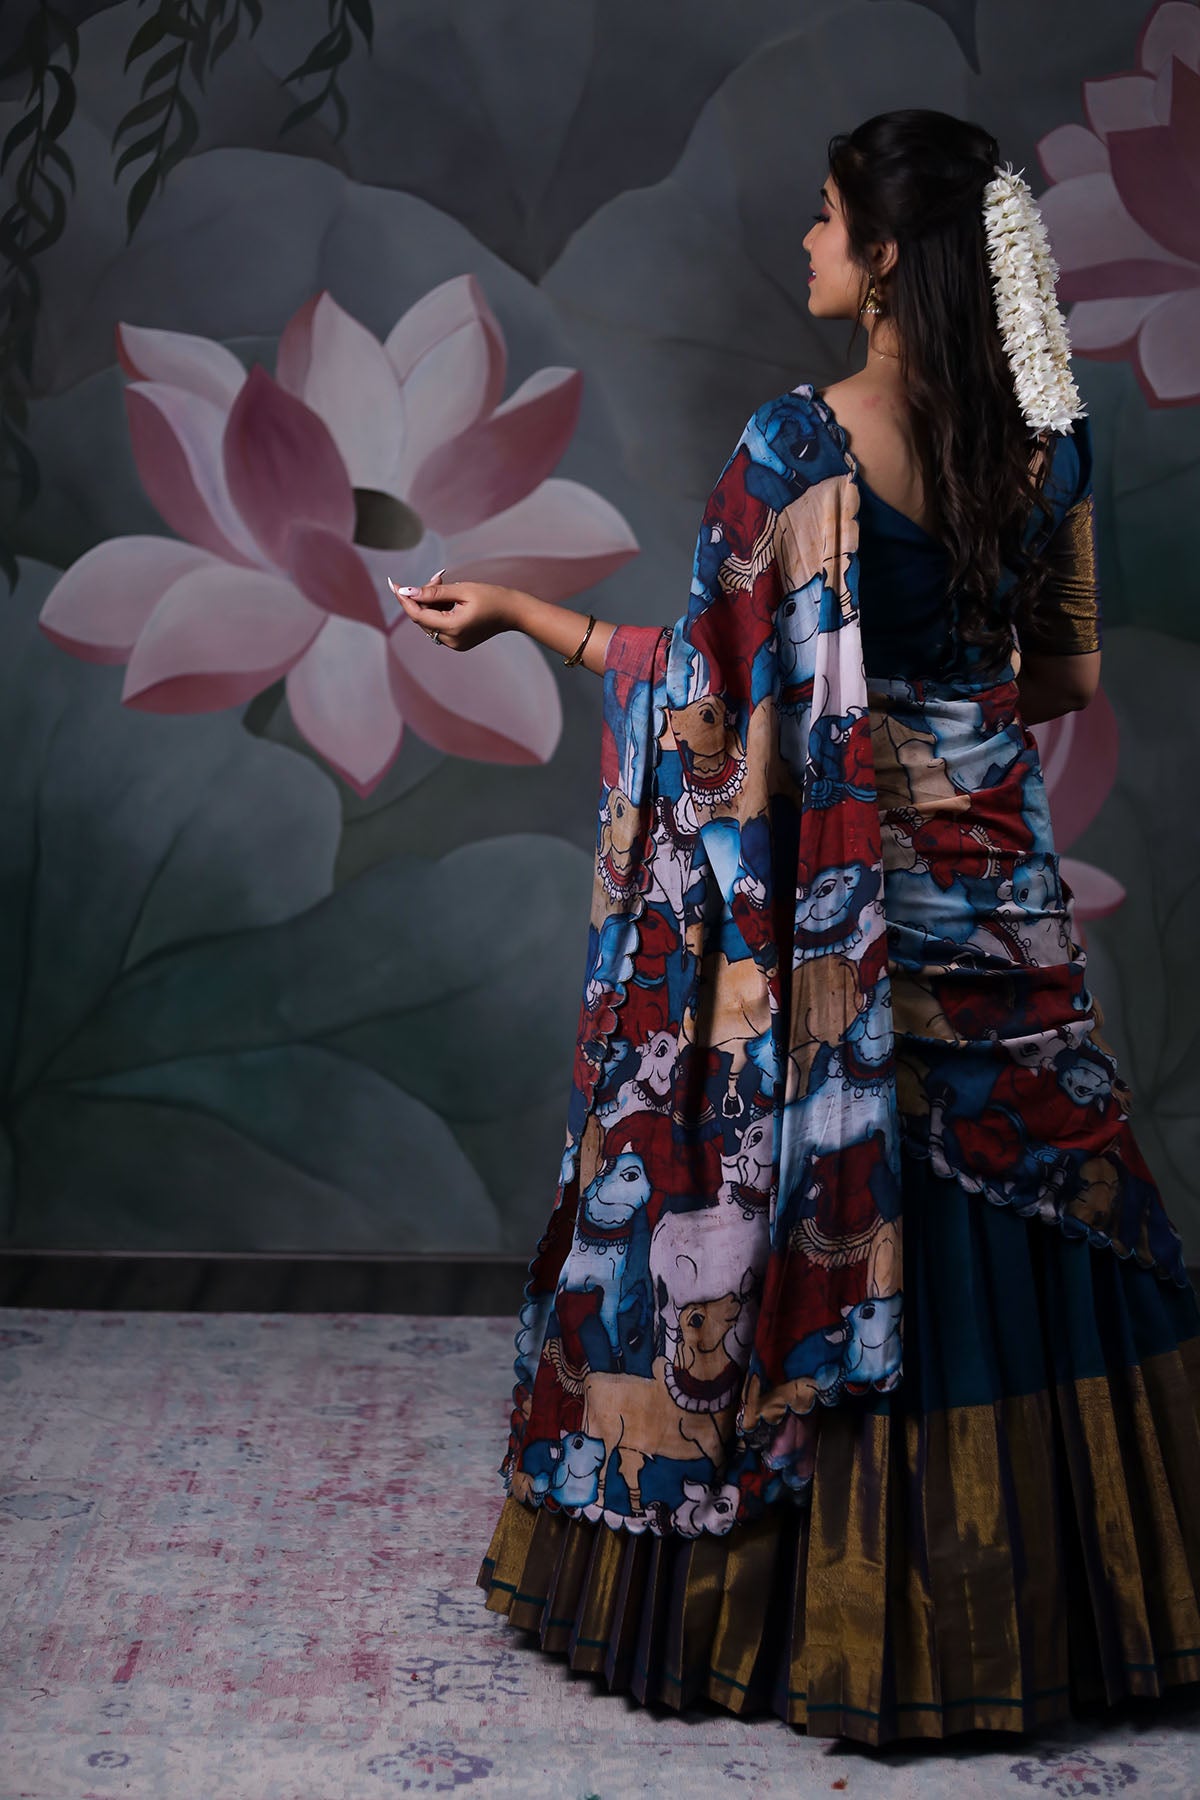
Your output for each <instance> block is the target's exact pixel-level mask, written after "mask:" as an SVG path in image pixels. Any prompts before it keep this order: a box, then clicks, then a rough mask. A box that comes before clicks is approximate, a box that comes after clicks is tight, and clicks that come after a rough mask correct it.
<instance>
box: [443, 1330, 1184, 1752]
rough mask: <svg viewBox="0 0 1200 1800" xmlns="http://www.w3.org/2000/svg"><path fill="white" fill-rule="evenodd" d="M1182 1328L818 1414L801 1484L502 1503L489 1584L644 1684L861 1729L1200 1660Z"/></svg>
mask: <svg viewBox="0 0 1200 1800" xmlns="http://www.w3.org/2000/svg"><path fill="white" fill-rule="evenodd" d="M1198 1396H1200V1338H1194V1339H1189V1340H1186V1341H1185V1342H1183V1343H1182V1344H1180V1346H1179V1347H1178V1349H1177V1350H1172V1351H1170V1352H1165V1353H1163V1354H1161V1355H1158V1356H1153V1357H1149V1358H1147V1359H1146V1360H1145V1361H1144V1362H1143V1363H1141V1364H1140V1365H1134V1366H1130V1367H1129V1368H1127V1369H1126V1370H1124V1371H1123V1372H1122V1374H1121V1375H1120V1376H1114V1377H1108V1376H1097V1377H1092V1378H1089V1379H1086V1380H1081V1381H1078V1382H1075V1383H1071V1384H1067V1385H1063V1386H1060V1387H1058V1388H1057V1389H1056V1390H1055V1392H1054V1394H1053V1395H1051V1394H1049V1393H1035V1394H1027V1395H1021V1396H1017V1397H1013V1398H1008V1399H1003V1400H998V1401H995V1402H992V1403H988V1404H985V1405H980V1406H971V1407H961V1408H955V1409H952V1410H948V1411H944V1412H934V1413H929V1414H926V1415H915V1416H904V1415H900V1414H898V1413H897V1414H896V1415H893V1416H890V1417H889V1415H887V1414H886V1413H882V1412H866V1411H856V1410H855V1409H854V1408H853V1407H851V1406H845V1407H840V1408H836V1409H832V1410H831V1411H830V1412H829V1413H827V1414H824V1415H823V1416H822V1417H821V1421H820V1434H819V1437H818V1442H817V1461H816V1468H815V1472H814V1477H813V1484H812V1499H811V1507H810V1508H803V1509H801V1508H795V1507H793V1506H791V1505H789V1504H787V1503H783V1504H780V1505H778V1506H775V1507H773V1508H771V1509H770V1510H769V1512H768V1513H767V1515H766V1516H765V1517H763V1518H761V1519H759V1520H757V1521H755V1522H752V1523H750V1524H747V1525H742V1526H735V1527H734V1529H733V1531H732V1532H731V1533H729V1534H728V1535H727V1536H725V1537H714V1536H712V1535H709V1534H705V1535H704V1536H702V1537H699V1538H696V1539H680V1538H676V1537H668V1538H657V1537H655V1536H654V1535H653V1534H652V1533H649V1532H647V1533H645V1534H643V1535H640V1536H635V1535H633V1534H630V1533H627V1532H624V1531H619V1530H611V1529H609V1528H608V1527H607V1526H605V1525H603V1524H593V1523H591V1522H589V1521H587V1520H582V1519H578V1520H577V1519H572V1518H569V1517H568V1516H567V1515H565V1514H563V1513H555V1512H550V1511H549V1510H547V1509H545V1508H542V1509H539V1510H533V1509H531V1508H529V1507H527V1506H525V1505H523V1504H522V1503H521V1502H519V1501H517V1500H514V1499H511V1498H510V1499H508V1500H506V1501H505V1503H504V1508H503V1511H502V1512H501V1515H500V1520H499V1523H498V1524H497V1526H496V1531H495V1535H494V1537H493V1539H492V1542H491V1545H490V1547H489V1549H488V1552H487V1555H486V1557H485V1558H484V1562H483V1565H482V1568H481V1569H480V1572H479V1576H478V1583H479V1585H480V1586H481V1587H482V1588H484V1589H485V1591H486V1593H487V1601H486V1604H487V1606H488V1607H489V1608H491V1609H492V1610H493V1611H495V1612H502V1613H506V1614H507V1615H508V1618H509V1620H510V1622H511V1623H512V1624H514V1625H516V1626H519V1627H524V1628H526V1629H529V1630H531V1631H535V1632H537V1634H538V1638H539V1641H540V1643H541V1646H542V1648H543V1649H545V1650H547V1651H551V1652H554V1653H557V1654H560V1655H564V1656H566V1657H567V1659H568V1662H569V1664H570V1666H571V1668H572V1669H574V1670H576V1671H578V1672H580V1673H591V1674H596V1675H601V1676H603V1677H604V1678H605V1679H606V1680H607V1682H608V1684H609V1686H610V1687H611V1688H613V1689H614V1690H617V1691H625V1692H630V1693H632V1694H633V1695H634V1696H635V1697H636V1698H637V1699H639V1700H640V1701H642V1702H643V1703H644V1702H647V1701H659V1702H663V1703H665V1704H667V1705H669V1706H675V1707H681V1706H685V1705H688V1704H690V1703H692V1702H693V1701H695V1700H697V1699H701V1698H705V1697H707V1698H708V1699H710V1700H713V1701H716V1702H717V1703H718V1704H720V1705H723V1706H725V1707H727V1708H729V1709H730V1710H731V1711H733V1712H743V1711H748V1710H751V1709H753V1710H760V1709H763V1708H766V1709H770V1710H773V1711H775V1712H777V1713H778V1714H779V1716H780V1717H783V1718H786V1719H787V1721H788V1722H789V1723H790V1724H792V1725H795V1726H799V1727H802V1728H804V1729H807V1730H810V1731H812V1732H813V1733H814V1734H816V1735H819V1736H823V1737H832V1736H845V1737H852V1738H857V1739H859V1740H860V1741H862V1742H865V1743H868V1744H879V1743H883V1742H887V1741H888V1740H890V1739H891V1738H894V1737H944V1736H948V1735H950V1734H951V1733H954V1732H960V1731H970V1730H996V1731H1022V1732H1027V1731H1030V1730H1032V1729H1035V1728H1038V1727H1041V1726H1044V1725H1047V1724H1050V1723H1053V1722H1055V1721H1057V1720H1061V1719H1064V1718H1068V1717H1069V1716H1070V1712H1071V1702H1072V1701H1077V1702H1079V1703H1087V1702H1105V1701H1107V1702H1113V1701H1116V1700H1119V1699H1121V1698H1124V1697H1126V1696H1132V1695H1143V1696H1155V1695H1158V1694H1160V1693H1162V1692H1163V1691H1164V1690H1165V1689H1167V1688H1169V1687H1174V1686H1177V1685H1179V1684H1181V1683H1184V1682H1190V1681H1200V1605H1198V1592H1200V1509H1197V1508H1196V1506H1195V1504H1194V1496H1195V1486H1196V1481H1197V1476H1198V1472H1200V1416H1198V1407H1197V1400H1198Z"/></svg>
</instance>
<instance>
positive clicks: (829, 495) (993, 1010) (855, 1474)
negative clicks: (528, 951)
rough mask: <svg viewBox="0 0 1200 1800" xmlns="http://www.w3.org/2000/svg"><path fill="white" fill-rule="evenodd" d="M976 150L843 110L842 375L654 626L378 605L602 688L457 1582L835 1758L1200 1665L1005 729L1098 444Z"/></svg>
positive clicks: (1029, 761) (1079, 673)
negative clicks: (515, 1328)
mask: <svg viewBox="0 0 1200 1800" xmlns="http://www.w3.org/2000/svg"><path fill="white" fill-rule="evenodd" d="M997 158H998V146H997V144H996V142H995V140H994V139H993V138H992V137H991V136H990V135H989V134H988V133H987V132H985V131H983V130H982V129H980V128H979V127H977V126H974V125H971V124H967V123H964V122H962V121H960V120H956V119H953V118H950V117H948V116H947V115H945V114H941V113H935V112H928V111H919V110H906V111H901V112H894V113H889V114H884V115H882V116H879V117H877V118H873V119H871V120H868V121H867V123H865V124H864V125H862V126H860V127H859V129H858V130H857V131H855V132H853V133H851V134H850V135H849V136H840V137H837V138H835V139H833V140H832V142H831V145H830V156H829V171H830V172H829V178H828V179H827V180H826V182H825V183H824V185H823V186H822V188H821V199H822V207H821V211H820V212H819V214H817V215H816V217H815V220H814V223H813V226H812V228H811V230H810V231H809V233H808V234H807V236H806V238H805V240H804V243H805V248H806V250H807V252H808V256H809V259H810V263H811V273H810V276H809V306H810V309H811V311H812V313H813V315H814V316H816V317H820V318H830V319H840V318H853V319H856V320H857V319H858V318H860V317H861V318H862V319H863V320H864V321H865V324H866V331H867V337H868V348H867V358H866V362H865V364H864V366H863V368H862V369H861V371H860V372H859V373H857V374H855V375H852V376H850V377H849V378H848V379H847V380H844V381H840V382H837V383H835V384H834V385H833V386H831V387H830V388H828V389H826V390H825V391H824V392H818V391H817V390H816V389H815V388H814V387H813V386H812V385H811V384H810V383H807V382H804V383H801V384H800V385H799V386H798V387H796V388H795V389H793V390H792V391H791V392H790V393H787V394H783V395H780V396H778V397H777V398H776V399H774V400H771V401H768V402H767V403H766V404H764V405H763V406H760V407H759V408H758V409H757V410H756V412H755V413H754V414H753V416H752V417H751V419H750V420H749V422H748V423H747V426H746V428H745V430H744V431H743V433H742V436H741V438H740V440H739V442H738V445H737V446H736V447H735V450H734V452H733V454H732V456H731V457H730V459H729V462H728V463H727V464H726V467H725V469H724V470H723V471H722V474H721V476H720V479H719V480H718V483H717V486H716V488H715V489H714V491H713V495H712V496H711V498H710V500H709V503H708V506H707V508H706V510H705V514H704V518H703V521H702V524H701V528H700V534H699V540H698V543H697V549H696V558H695V563H694V566H693V577H692V589H691V597H690V601H689V604H688V608H687V612H686V614H685V615H684V616H683V617H681V618H680V619H679V620H678V621H677V622H676V624H675V625H674V626H673V627H666V628H664V629H662V630H661V631H660V630H658V629H656V628H647V627H634V626H623V627H617V628H616V629H614V628H613V627H611V626H609V625H605V624H600V623H597V622H596V621H595V620H594V619H593V618H590V617H589V619H588V620H587V621H586V622H585V621H584V620H583V619H581V618H580V617H579V616H578V615H572V614H570V613H567V612H565V611H564V610H563V609H562V608H561V607H557V606H549V605H544V604H542V603H541V602H539V601H537V600H535V599H533V598H532V597H531V596H529V595H525V594H520V593H514V592H512V591H509V590H505V589H500V588H494V587H487V586H481V585H478V584H475V583H461V584H455V583H453V582H452V583H450V584H448V585H438V584H437V583H434V584H431V585H430V586H428V587H426V588H423V589H420V590H417V591H416V592H414V593H411V594H408V595H404V596H402V597H403V599H404V603H405V605H406V607H407V610H408V612H409V614H410V616H411V617H412V618H413V619H415V620H417V621H418V622H419V623H420V624H421V625H423V626H424V628H425V629H426V630H428V631H430V632H431V634H432V635H435V636H436V637H437V639H438V641H440V642H441V643H443V644H445V645H447V646H448V647H449V648H451V649H459V650H462V649H468V648H469V647H470V646H471V645H472V644H474V643H478V642H480V641H481V640H482V639H483V638H485V637H486V636H488V635H490V634H491V633H493V632H495V631H499V630H503V629H517V630H523V631H526V632H528V633H529V634H530V635H531V636H533V637H535V638H536V639H537V640H538V641H539V642H541V643H543V644H545V645H546V646H548V647H549V648H551V649H553V650H557V651H560V652H561V653H563V655H564V657H565V659H566V660H568V661H571V662H578V661H582V662H583V664H584V666H585V667H587V668H589V669H591V670H593V671H594V672H596V673H597V674H602V675H603V677H604V684H605V719H604V736H603V745H602V782H601V801H600V813H599V822H598V832H597V861H596V881H595V892H594V903H593V909H592V926H591V933H590V941H589V954H588V963H587V975H586V979H585V985H584V995H583V1003H582V1008H581V1016H580V1029H579V1040H578V1050H577V1055H576V1062H575V1079H574V1087H573V1093H572V1100H571V1107H570V1114H569V1120H568V1131H567V1145H566V1150H565V1153H564V1157H563V1164H562V1170H561V1176H560V1181H559V1187H558V1193H557V1195H556V1199H555V1205H554V1209H553V1212H552V1214H551V1218H550V1222H549V1225H548V1228H547V1231H546V1234H545V1236H544V1237H543V1239H542V1242H541V1244H540V1245H539V1248H538V1251H537V1255H536V1257H535V1259H534V1262H533V1264H532V1265H531V1270H530V1277H529V1282H528V1285H527V1288H526V1304H525V1307H524V1310H523V1312H522V1318H521V1328H520V1332H519V1335H518V1359H517V1365H516V1368H517V1377H518V1379H517V1385H516V1389H515V1391H514V1406H513V1417H512V1435H511V1439H510V1444H509V1450H508V1455H507V1457H506V1458H505V1462H504V1470H503V1472H504V1474H505V1476H506V1479H507V1485H508V1498H507V1499H506V1501H505V1504H504V1509H503V1512H502V1514H501V1518H500V1522H499V1524H498V1526H497V1528H496V1532H495V1536H494V1539H493V1542H492V1545H491V1547H490V1549H489V1551H488V1554H487V1556H486V1558H485V1559H484V1563H483V1567H482V1569H481V1571H480V1576H479V1580H480V1585H481V1586H483V1587H484V1588H485V1589H486V1590H487V1593H488V1600H487V1604H488V1605H489V1606H491V1607H493V1608H494V1609H496V1610H500V1611H504V1612H507V1614H508V1616H509V1618H510V1620H512V1621H513V1622H515V1623H517V1624H519V1625H523V1626H526V1627H529V1628H532V1629H535V1630H536V1631H537V1632H538V1633H539V1637H540V1641H541V1643H542V1645H543V1646H544V1647H545V1648H547V1649H550V1650H555V1651H558V1652H562V1653H565V1654H566V1656H567V1657H568V1658H569V1661H570V1664H571V1666H572V1667H573V1668H575V1669H577V1670H587V1671H593V1672H596V1673H600V1674H603V1675H604V1676H605V1677H606V1678H607V1680H608V1682H609V1684H610V1686H613V1687H616V1688H621V1689H626V1690H628V1691H630V1692H632V1693H633V1694H634V1695H635V1696H636V1697H637V1698H638V1699H639V1700H641V1701H653V1700H658V1701H664V1702H666V1703H668V1704H671V1705H673V1706H682V1705H685V1704H687V1703H689V1702H690V1701H692V1700H693V1699H695V1698H698V1697H703V1696H707V1697H708V1698H710V1699H712V1700H715V1701H717V1702H720V1703H722V1704H724V1705H725V1706H727V1707H729V1708H731V1709H732V1710H734V1711H742V1710H746V1709H749V1708H751V1707H755V1708H758V1707H763V1706H766V1707H770V1708H773V1709H774V1710H775V1711H776V1712H777V1713H778V1714H779V1715H780V1716H781V1717H782V1718H784V1719H787V1720H788V1721H789V1722H791V1723H792V1724H795V1725H797V1726H801V1727H803V1728H805V1729H807V1730H810V1731H813V1732H817V1733H820V1734H822V1735H839V1734H840V1735H845V1736H849V1737H854V1738H858V1739H860V1740H862V1741H863V1742H865V1743H868V1744H879V1743H883V1742H886V1741H888V1740H890V1739H892V1738H895V1737H899V1736H927V1737H937V1736H943V1735H948V1734H950V1733H954V1732H962V1731H970V1730H987V1729H1000V1730H1016V1731H1029V1730H1032V1729H1034V1728H1037V1727H1039V1726H1042V1725H1044V1724H1047V1723H1049V1722H1051V1721H1053V1720H1057V1719H1060V1718H1063V1717H1064V1716H1068V1715H1069V1712H1070V1708H1071V1704H1072V1702H1087V1701H1101V1702H1103V1701H1109V1702H1111V1701H1115V1700H1118V1699H1120V1698H1122V1697H1123V1696H1127V1695H1155V1694H1159V1693H1161V1692H1162V1691H1163V1690H1164V1689H1166V1688H1167V1687H1171V1686H1176V1685H1179V1684H1182V1683H1185V1682H1192V1681H1195V1680H1197V1679H1198V1678H1200V1610H1198V1604H1197V1581H1198V1578H1200V1507H1198V1506H1197V1504H1196V1502H1197V1499H1198V1498H1200V1491H1198V1490H1200V1432H1198V1425H1197V1411H1196V1391H1197V1389H1196V1370H1197V1368H1198V1366H1200V1357H1198V1351H1200V1306H1198V1304H1197V1299H1196V1295H1195V1293H1194V1291H1193V1290H1192V1288H1191V1287H1190V1285H1189V1284H1188V1281H1187V1277H1186V1274H1185V1272H1184V1267H1183V1260H1182V1250H1181V1245H1180V1241H1179V1235H1178V1233H1177V1232H1176V1231H1175V1229H1174V1227H1173V1225H1172V1224H1171V1221H1170V1220H1169V1219H1168V1218H1167V1216H1166V1214H1165V1212H1164V1210H1163V1205H1162V1200H1161V1197H1160V1196H1159V1193H1158V1190H1157V1188H1156V1187H1155V1184H1154V1181H1153V1178H1152V1176H1151V1173H1150V1171H1149V1170H1148V1168H1147V1167H1146V1164H1145V1162H1144V1161H1143V1159H1142V1157H1141V1155H1140V1153H1139V1151H1138V1147H1137V1144H1136V1142H1135V1139H1134V1136H1133V1133H1132V1130H1131V1127H1130V1123H1129V1106H1130V1095H1129V1090H1128V1088H1127V1087H1126V1086H1125V1085H1124V1083H1123V1082H1122V1080H1121V1077H1120V1073H1119V1071H1118V1069H1117V1067H1116V1064H1115V1062H1114V1059H1113V1056H1112V1053H1111V1051H1110V1050H1109V1048H1108V1046H1107V1045H1106V1043H1105V1041H1104V1039H1103V1037H1102V1036H1101V1033H1100V1025H1101V1015H1100V1010H1099V1007H1098V1006H1097V1005H1096V1003H1095V1001H1094V999H1093V997H1092V995H1091V994H1090V992H1089V991H1088V989H1087V986H1086V983H1085V963H1086V958H1085V955H1084V951H1083V949H1082V946H1081V945H1080V944H1079V942H1078V941H1077V940H1076V937H1075V930H1074V915H1073V907H1072V898H1071V894H1070V890H1069V888H1068V887H1067V886H1066V885H1065V884H1064V882H1063V881H1062V878H1061V873H1060V869H1059V865H1058V860H1057V857H1056V855H1055V853H1054V848H1053V842H1052V837H1051V830H1050V819H1049V812H1048V808H1047V803H1046V794H1045V786H1044V782H1043V778H1042V771H1041V768H1040V764H1039V760H1038V751H1037V745H1036V742H1035V740H1034V739H1033V737H1032V736H1031V734H1030V732H1029V730H1028V727H1029V726H1030V725H1031V724H1034V723H1037V722H1039V721H1041V720H1044V719H1049V718H1053V717H1055V716H1057V715H1059V714H1061V713H1064V712H1066V711H1068V710H1070V709H1072V708H1075V707H1080V706H1085V705H1086V704H1087V702H1088V701H1089V700H1090V698H1091V696H1092V695H1093V693H1094V692H1095V689H1096V683H1097V679H1098V674H1099V662H1100V651H1099V611H1098V599H1097V593H1096V585H1095V574H1094V556H1093V548H1094V547H1093V528H1092V498H1091V441H1090V433H1089V430H1088V426H1087V421H1086V419H1085V418H1084V417H1083V416H1082V408H1081V407H1080V406H1079V404H1078V395H1077V393H1076V391H1075V389H1074V385H1073V383H1072V382H1071V379H1070V373H1069V367H1068V364H1067V358H1066V340H1065V334H1064V332H1063V330H1062V321H1061V316H1060V315H1059V313H1058V310H1057V306H1056V304H1055V301H1054V290H1053V275H1054V272H1055V271H1054V267H1053V263H1052V259H1050V258H1049V253H1048V249H1047V247H1046V244H1045V238H1044V232H1043V229H1042V227H1041V221H1040V215H1039V214H1038V213H1037V209H1036V206H1035V204H1034V203H1033V201H1032V196H1031V195H1030V194H1029V190H1028V188H1027V187H1026V186H1025V184H1024V183H1023V182H1021V181H1020V178H1019V177H1016V176H1013V174H1012V171H1011V169H1005V170H1001V169H1000V168H999V167H998V163H997ZM568 653H573V654H568Z"/></svg>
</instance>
